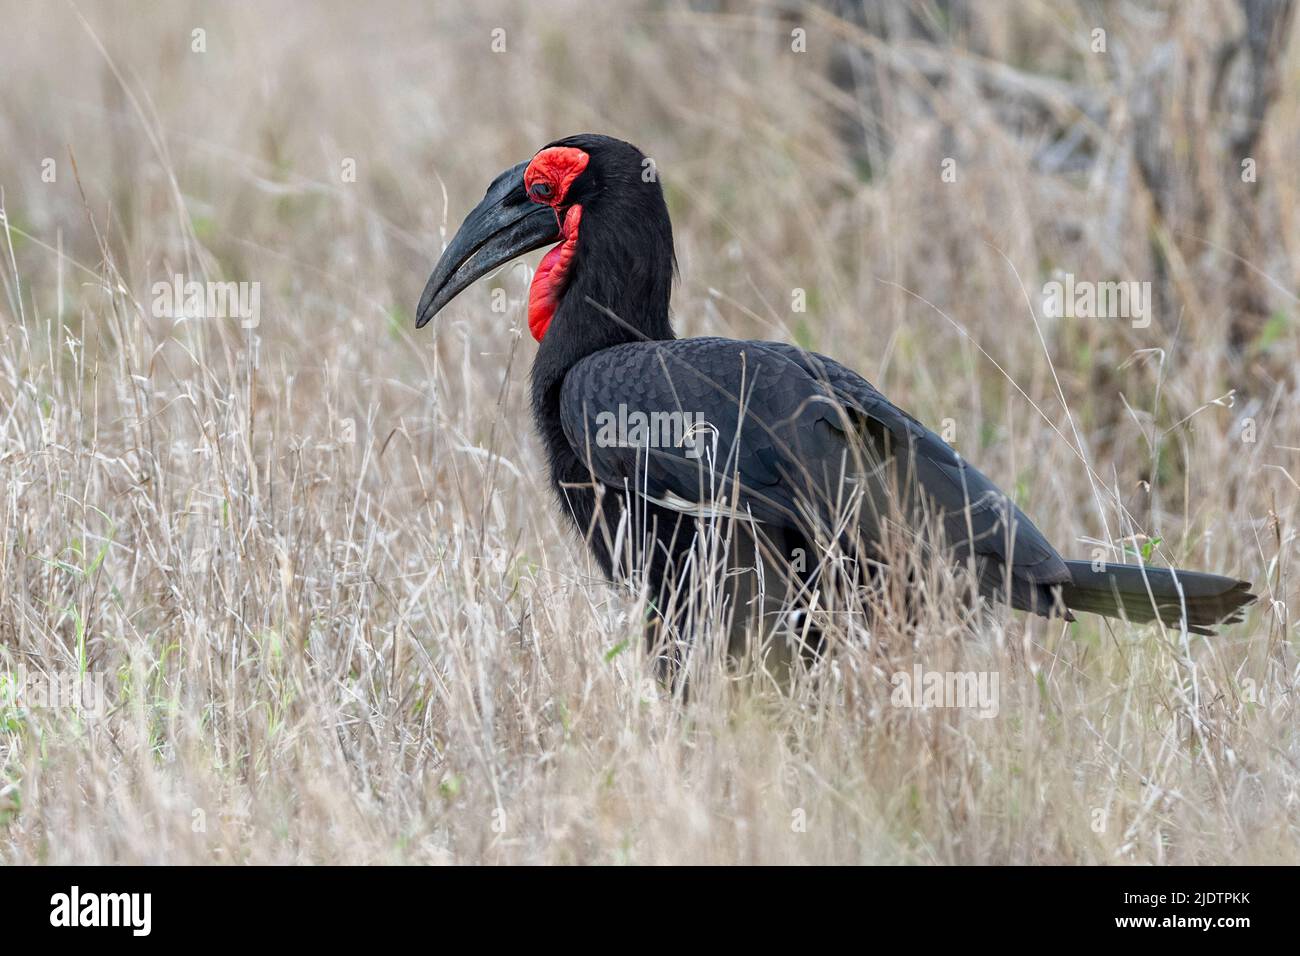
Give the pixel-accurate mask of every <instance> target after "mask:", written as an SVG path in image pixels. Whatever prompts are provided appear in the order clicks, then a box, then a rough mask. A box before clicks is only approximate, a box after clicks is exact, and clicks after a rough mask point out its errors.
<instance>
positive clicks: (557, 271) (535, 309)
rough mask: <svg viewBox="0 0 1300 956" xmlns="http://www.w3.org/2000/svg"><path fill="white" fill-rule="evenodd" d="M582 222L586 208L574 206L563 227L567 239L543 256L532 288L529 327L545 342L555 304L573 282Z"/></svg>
mask: <svg viewBox="0 0 1300 956" xmlns="http://www.w3.org/2000/svg"><path fill="white" fill-rule="evenodd" d="M581 221H582V207H581V206H570V207H569V211H568V212H567V213H565V216H564V223H563V225H561V227H560V233H561V235H563V236H564V239H563V241H562V242H561V243H560V244H559V245H558V246H554V247H553V248H552V249H551V251H550V252H548V253H547V254H546V255H545V256H543V257H542V261H541V264H540V265H538V267H537V273H536V274H535V275H534V276H533V284H532V286H530V287H529V290H528V328H529V330H530V331H531V332H532V333H533V338H535V339H536V340H537V341H539V342H540V341H541V340H542V337H543V336H544V335H546V330H547V328H549V327H550V324H551V319H553V318H555V307H556V305H558V304H559V301H560V296H561V295H563V294H564V287H565V285H567V284H568V281H569V268H570V267H571V266H572V265H573V253H574V252H575V251H576V250H577V248H578V224H579V223H580V222H581Z"/></svg>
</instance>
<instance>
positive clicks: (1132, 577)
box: [1061, 561, 1255, 634]
mask: <svg viewBox="0 0 1300 956" xmlns="http://www.w3.org/2000/svg"><path fill="white" fill-rule="evenodd" d="M1065 566H1066V567H1067V568H1069V570H1070V576H1071V578H1072V579H1073V580H1072V581H1071V583H1069V584H1065V585H1062V586H1061V600H1062V601H1063V602H1064V604H1065V606H1066V607H1068V608H1069V609H1070V610H1073V611H1087V612H1089V613H1092V614H1104V615H1106V616H1107V617H1125V618H1127V619H1128V620H1130V621H1134V622H1137V623H1145V622H1147V621H1154V620H1155V619H1156V618H1157V617H1158V618H1159V619H1160V620H1161V621H1163V622H1164V623H1165V624H1167V625H1169V626H1170V627H1179V626H1180V624H1181V622H1182V621H1183V619H1184V618H1186V621H1187V629H1188V630H1189V631H1192V632H1194V633H1196V634H1213V633H1214V631H1213V628H1214V627H1215V625H1218V624H1234V623H1236V622H1237V621H1240V620H1241V618H1242V614H1243V611H1242V608H1244V607H1245V606H1246V605H1247V604H1250V603H1251V602H1252V601H1254V600H1255V595H1253V594H1251V593H1250V582H1249V581H1238V580H1237V579H1236V578H1226V577H1223V576H1222V575H1218V574H1205V573H1203V572H1201V571H1181V570H1178V569H1176V568H1153V567H1147V566H1142V565H1136V564H1108V565H1105V567H1104V569H1103V570H1101V571H1096V570H1093V566H1092V564H1091V563H1089V562H1087V561H1066V562H1065Z"/></svg>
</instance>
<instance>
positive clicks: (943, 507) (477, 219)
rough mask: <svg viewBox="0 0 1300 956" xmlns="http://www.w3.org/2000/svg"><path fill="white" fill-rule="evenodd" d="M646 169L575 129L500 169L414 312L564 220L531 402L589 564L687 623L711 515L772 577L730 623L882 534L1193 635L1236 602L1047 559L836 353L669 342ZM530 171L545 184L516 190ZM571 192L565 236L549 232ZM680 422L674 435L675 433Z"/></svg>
mask: <svg viewBox="0 0 1300 956" xmlns="http://www.w3.org/2000/svg"><path fill="white" fill-rule="evenodd" d="M566 164H567V165H566ZM646 169H647V163H646V160H645V157H644V156H643V155H642V154H641V153H640V151H639V150H637V149H636V148H635V147H633V146H631V145H630V144H627V143H623V142H620V141H618V140H614V139H610V138H608V137H603V136H594V135H584V136H575V137H570V138H568V139H565V140H559V141H557V142H555V143H552V144H550V145H549V146H548V147H547V148H545V149H544V150H543V151H541V152H539V154H538V156H537V157H536V158H535V160H534V161H533V163H531V164H520V166H519V167H515V168H514V169H513V170H510V171H509V172H508V173H507V174H505V175H504V176H503V177H500V178H498V180H497V181H496V182H494V184H493V186H492V187H491V188H490V189H489V192H488V195H487V197H485V199H484V201H483V203H481V204H480V206H479V207H478V208H477V209H476V210H475V211H474V212H473V213H471V215H470V217H469V219H467V221H466V224H465V225H464V226H462V229H461V234H458V235H457V237H456V238H455V239H454V240H453V242H452V244H451V246H449V247H448V250H447V252H446V253H445V254H444V256H443V258H442V260H441V261H440V262H439V264H438V267H437V269H436V270H435V272H434V274H433V276H432V277H431V279H430V281H429V285H428V287H427V288H426V290H425V294H424V297H423V299H422V300H421V304H420V310H419V323H420V324H421V325H423V324H424V323H425V322H427V321H428V319H429V318H430V317H431V316H432V315H433V314H434V313H435V312H437V311H438V309H440V308H441V307H442V306H443V305H445V304H446V302H447V301H449V300H450V299H451V298H452V297H453V296H454V295H455V294H456V293H457V292H458V291H459V290H460V289H461V288H463V287H464V286H465V285H468V284H469V282H470V281H473V279H474V278H476V277H477V276H478V275H482V274H484V273H485V272H486V271H487V270H489V269H491V268H493V267H495V265H497V264H499V263H500V262H502V261H506V260H507V259H508V258H513V257H514V256H516V255H519V254H521V253H522V252H524V251H527V250H528V249H532V248H538V247H539V246H541V245H544V244H547V243H550V242H556V241H559V240H561V239H565V238H566V236H568V237H569V238H568V239H567V240H566V241H569V242H570V243H571V251H572V257H571V260H570V261H568V263H567V265H566V266H565V270H566V271H564V272H563V275H562V279H563V281H562V282H559V281H556V282H555V285H554V286H552V287H551V290H552V291H551V293H550V294H552V295H553V296H554V303H553V309H552V310H550V311H549V312H547V311H546V309H545V308H542V307H544V306H546V305H547V302H549V301H550V300H549V299H548V300H546V301H541V302H538V303H535V304H536V305H538V307H539V309H541V311H542V312H545V313H546V316H547V317H549V322H548V324H547V323H546V322H543V324H542V326H541V327H542V328H543V329H544V334H543V335H542V337H541V340H540V345H539V348H538V352H537V357H536V360H535V362H534V365H533V372H532V410H533V415H534V418H535V420H536V424H537V427H538V430H539V433H540V435H541V438H542V442H543V445H544V447H545V450H546V453H547V458H548V463H549V468H550V475H551V483H552V486H553V488H554V490H555V493H556V495H557V498H558V499H559V501H560V502H561V506H562V508H563V510H564V512H565V514H566V515H567V516H568V517H569V518H570V519H571V520H572V522H573V525H574V527H575V528H576V529H577V530H578V532H579V533H580V534H581V535H582V536H583V537H584V538H585V539H586V540H587V541H588V542H589V544H590V547H591V548H592V551H593V553H594V555H595V557H596V558H597V560H598V561H599V563H600V565H601V567H602V568H603V569H604V571H605V572H606V573H607V574H608V575H610V576H611V577H614V578H621V577H626V576H629V575H632V576H634V577H637V579H638V580H639V581H640V582H641V583H643V584H644V585H645V586H646V587H647V589H648V591H649V595H650V599H651V601H652V603H653V604H654V606H655V607H656V608H657V609H659V611H660V613H661V614H662V616H663V617H664V618H665V619H667V620H668V621H669V623H672V624H676V625H681V624H683V622H684V621H685V618H684V617H683V616H682V612H674V611H671V610H668V609H669V607H678V608H681V607H685V606H686V604H687V603H689V602H687V601H684V600H682V597H683V596H682V595H681V594H680V593H679V592H680V585H681V584H682V582H683V581H684V580H685V575H686V574H687V570H688V569H689V568H690V567H691V566H692V560H693V559H692V554H693V553H694V549H696V548H697V547H698V545H699V541H700V535H701V534H702V533H703V532H704V531H705V530H706V529H714V528H716V527H717V523H718V521H719V519H720V518H721V519H727V520H730V521H731V522H733V523H734V524H735V525H736V526H738V527H741V528H743V529H744V530H743V531H742V532H741V533H740V537H741V538H743V539H744V542H745V544H744V546H737V547H736V548H734V549H733V550H731V551H729V552H728V559H727V560H728V562H729V565H731V566H733V567H736V568H737V570H740V571H745V570H747V569H746V567H745V565H746V564H749V565H752V566H753V567H750V568H748V570H749V571H751V572H752V571H753V570H754V569H755V568H758V575H757V577H758V579H759V580H761V581H762V582H763V587H765V588H766V589H767V591H769V592H773V593H766V594H764V600H763V601H761V602H755V601H754V598H755V596H756V595H755V590H756V585H755V583H754V574H752V573H751V574H750V575H749V576H748V577H747V578H746V577H745V575H743V574H739V575H733V577H734V578H735V579H736V580H740V579H742V578H743V579H744V580H746V581H747V582H748V583H746V584H745V585H744V586H736V587H733V591H732V594H731V600H732V601H733V604H734V607H733V611H734V612H735V615H736V619H737V620H738V621H741V620H743V621H744V623H746V624H749V623H752V622H753V613H751V612H752V608H753V606H755V605H756V606H757V607H758V609H759V613H767V612H768V611H770V610H771V609H773V608H780V609H783V610H789V609H790V608H791V607H796V608H797V607H799V606H800V605H801V604H806V603H808V602H811V600H812V594H813V592H814V591H815V590H816V587H817V581H816V576H817V573H818V571H817V568H818V567H821V566H822V565H823V564H824V562H816V561H814V562H813V563H812V566H811V567H809V566H805V567H800V568H797V569H795V570H793V571H792V570H790V568H791V567H793V564H792V562H790V561H788V560H787V559H788V558H789V556H790V555H792V554H794V553H803V554H808V553H814V554H818V555H823V556H824V555H825V554H827V553H828V551H837V552H839V553H842V554H843V555H845V556H847V557H848V558H849V559H850V560H851V561H852V562H853V563H854V564H855V566H856V568H857V571H856V572H855V573H857V574H858V575H859V576H860V579H861V581H862V582H863V583H866V582H868V581H869V580H872V579H874V578H875V577H876V576H878V575H879V574H880V573H887V565H888V559H889V548H888V547H887V544H888V542H889V541H891V540H892V538H891V535H895V534H896V533H901V534H902V535H903V536H904V537H906V536H907V535H911V536H912V538H913V541H914V543H915V544H916V545H918V546H919V547H920V549H921V551H922V553H924V554H926V555H928V556H930V557H931V558H940V556H941V559H942V560H945V561H950V562H955V563H957V564H958V565H960V566H964V567H967V568H969V569H970V570H971V572H972V573H973V576H974V580H975V581H976V582H977V587H978V589H979V591H980V593H981V594H982V595H983V596H984V597H986V598H989V599H995V600H1001V601H1005V602H1007V603H1010V604H1011V605H1012V606H1013V607H1016V608H1019V609H1023V610H1029V611H1033V612H1036V613H1039V614H1053V613H1055V614H1061V615H1065V616H1069V614H1070V609H1073V610H1080V611H1088V612H1092V613H1099V614H1106V615H1112V616H1115V615H1121V614H1122V615H1124V616H1127V617H1129V618H1130V619H1133V620H1137V621H1148V620H1153V619H1155V618H1156V617H1159V618H1160V619H1161V620H1163V621H1165V622H1166V623H1168V624H1171V625H1174V626H1178V625H1179V624H1180V622H1182V623H1185V624H1186V626H1187V627H1188V629H1189V630H1193V631H1199V632H1203V633H1207V632H1208V630H1209V628H1211V627H1212V626H1214V625H1215V624H1218V623H1221V622H1224V621H1236V620H1239V619H1240V615H1241V608H1242V607H1243V606H1244V605H1245V604H1247V603H1249V602H1250V601H1251V600H1253V595H1251V594H1250V592H1249V585H1248V583H1247V582H1243V581H1237V580H1235V579H1232V578H1226V577H1221V576H1218V575H1211V574H1203V573H1199V572H1190V571H1171V570H1169V569H1164V568H1151V567H1147V568H1138V567H1134V566H1128V565H1119V566H1116V565H1110V566H1107V567H1094V566H1093V565H1091V564H1090V563H1089V562H1083V561H1065V560H1063V559H1062V557H1061V556H1060V555H1059V554H1058V553H1057V552H1056V550H1055V549H1054V548H1053V547H1052V545H1051V544H1050V543H1049V542H1048V541H1047V539H1046V538H1045V537H1044V536H1043V534H1042V533H1041V532H1040V531H1039V530H1038V529H1037V528H1036V527H1035V526H1034V524H1033V523H1032V522H1031V521H1030V520H1029V518H1028V517H1027V516H1026V515H1025V514H1024V513H1023V512H1021V511H1020V509H1019V508H1017V507H1016V506H1015V504H1014V503H1013V502H1012V501H1011V500H1010V499H1009V498H1008V497H1007V496H1006V495H1005V494H1004V493H1003V492H1001V491H1000V490H999V489H998V488H997V487H996V486H995V485H994V484H993V482H992V481H990V480H989V479H988V478H987V477H985V476H984V475H983V474H982V473H981V472H979V471H978V470H977V469H976V468H974V467H973V466H972V465H970V464H969V463H967V462H966V461H964V460H963V459H962V458H961V457H960V456H959V455H958V454H957V453H956V452H955V451H954V450H953V449H952V448H950V447H949V446H948V445H947V444H946V443H945V442H943V441H942V440H941V439H940V438H939V437H938V436H937V435H935V434H934V433H933V432H931V431H930V430H928V429H927V428H925V427H924V426H923V425H921V424H920V423H919V422H918V421H916V420H915V419H914V418H912V417H911V416H910V415H908V414H907V413H906V412H904V411H902V410H901V409H899V408H898V407H897V406H895V405H894V404H892V403H891V402H890V401H889V400H888V399H886V398H885V397H884V395H882V394H881V393H880V392H879V391H877V390H876V389H875V388H874V387H873V386H872V385H871V384H870V383H869V382H867V381H866V380H865V379H864V378H863V377H862V376H860V375H858V374H857V373H856V372H854V371H853V370H851V369H849V368H846V367H845V366H843V365H841V364H839V363H838V362H836V361H835V360H834V359H831V358H828V357H826V356H824V355H817V354H814V353H810V352H806V351H803V350H801V349H798V348H796V347H794V346H791V345H786V344H781V343H774V342H753V341H735V340H731V339H723V338H698V339H676V338H675V337H674V335H673V331H672V327H671V324H670V321H669V311H668V304H669V294H670V288H671V283H672V278H673V272H674V269H675V260H674V254H673V240H672V229H671V225H670V221H669V217H668V210H667V207H666V205H665V203H664V199H663V192H662V190H661V188H660V185H659V183H658V181H657V176H646V175H645V171H646ZM527 170H531V172H529V171H527ZM556 170H559V171H560V173H563V172H564V171H565V170H568V174H567V177H566V176H564V175H560V173H557V172H556ZM525 177H531V178H530V180H529V181H530V183H531V182H534V181H543V186H544V187H545V188H543V189H540V190H536V189H535V190H534V192H533V194H532V197H530V196H529V194H528V192H527V189H526V187H525V183H524V178H525ZM546 177H550V179H553V180H555V182H553V183H552V182H549V181H544V180H546ZM567 180H571V181H567ZM566 182H567V184H566ZM539 199H544V200H545V202H539V201H538V200H539ZM574 206H577V207H580V209H579V212H580V214H581V221H580V226H578V227H577V233H576V237H574V236H572V235H571V234H570V233H565V232H564V222H565V216H566V213H567V211H568V210H570V209H572V207H574ZM503 237H504V238H503ZM557 248H558V247H557ZM557 288H558V292H557V291H555V290H556V289H557ZM542 294H544V292H538V291H537V289H536V288H535V290H534V295H535V296H538V295H542ZM619 416H623V417H622V418H620V417H619ZM674 416H676V417H674ZM627 418H638V420H646V419H648V420H650V421H652V422H653V423H654V425H653V426H652V428H651V429H650V432H649V434H646V433H645V430H644V429H643V430H642V433H641V434H640V435H638V436H629V435H626V434H622V433H618V434H616V435H615V436H614V440H611V436H610V434H609V431H608V429H609V427H610V422H611V419H615V420H617V421H618V422H619V423H620V424H622V422H623V420H624V419H627ZM669 422H671V423H672V424H671V425H670V424H667V423H669ZM682 422H687V423H689V429H688V432H682V431H680V429H679V431H678V432H677V433H674V432H673V431H672V429H673V428H674V427H677V426H678V425H680V424H681V423H682ZM602 429H605V430H604V431H602ZM616 431H617V430H616ZM685 434H689V440H686V441H684V440H682V438H683V435H685ZM845 514H851V516H852V521H851V522H849V523H848V524H846V523H845V522H844V520H843V517H844V515H845ZM728 533H729V534H730V533H733V532H730V531H729V532H728ZM696 563H698V562H696ZM697 586H698V585H697Z"/></svg>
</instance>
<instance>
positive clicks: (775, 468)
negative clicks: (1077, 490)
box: [561, 338, 1069, 585]
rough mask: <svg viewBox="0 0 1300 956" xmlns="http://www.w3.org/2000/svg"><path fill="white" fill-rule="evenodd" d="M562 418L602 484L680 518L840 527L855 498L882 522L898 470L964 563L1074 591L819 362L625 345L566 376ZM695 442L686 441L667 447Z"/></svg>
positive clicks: (693, 344)
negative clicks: (693, 515) (982, 562)
mask: <svg viewBox="0 0 1300 956" xmlns="http://www.w3.org/2000/svg"><path fill="white" fill-rule="evenodd" d="M638 413H639V415H638ZM656 415H657V416H658V418H656V417H655V416H656ZM561 418H562V423H563V427H564V431H565V435H566V437H567V438H568V440H569V442H570V444H571V445H572V446H573V448H574V450H575V452H576V453H577V454H578V456H579V457H580V458H582V459H583V460H584V461H586V462H587V463H588V466H589V468H590V470H591V471H592V473H593V475H594V476H595V477H596V478H597V479H599V480H600V481H602V482H603V483H605V484H607V485H614V486H616V487H620V488H626V489H628V490H629V491H635V492H636V493H637V494H639V495H641V496H642V497H644V498H646V499H648V500H651V501H654V502H656V503H657V504H660V505H663V506H665V507H670V508H674V509H675V510H679V511H687V510H692V509H694V510H699V511H703V512H707V511H718V510H721V509H726V510H728V511H732V510H733V509H734V511H736V512H739V513H741V514H746V515H749V516H751V517H752V518H754V519H755V520H757V521H759V522H774V523H777V524H781V525H788V526H805V527H806V526H807V525H808V524H809V523H810V522H814V521H817V520H819V519H820V520H823V521H825V522H826V525H825V527H827V528H829V527H834V526H835V520H836V519H835V512H836V510H837V509H842V508H843V506H844V505H845V503H846V502H847V501H848V500H849V499H850V497H851V495H852V494H853V493H854V490H855V488H856V489H858V490H860V491H862V492H864V497H865V498H867V499H868V505H869V506H870V507H869V508H868V509H864V510H871V509H874V510H876V511H877V512H878V513H879V512H883V511H884V509H885V508H887V507H888V505H887V504H886V503H885V502H883V501H882V500H881V499H882V497H884V496H885V495H886V494H888V493H890V492H888V490H887V489H886V486H887V485H888V484H889V483H890V482H889V478H888V477H887V476H886V474H885V473H886V471H888V469H887V468H886V467H885V466H884V465H882V463H883V462H890V463H891V464H892V465H893V467H894V470H893V471H892V472H889V473H890V474H892V475H894V476H896V478H895V481H896V482H897V483H896V484H895V485H894V488H895V490H896V489H897V487H899V484H902V483H905V484H907V485H908V486H909V488H911V489H913V490H920V491H921V492H923V496H922V497H924V499H925V500H926V502H927V504H928V505H937V506H938V508H939V509H941V511H942V521H943V525H944V532H945V535H946V537H947V541H948V544H949V545H950V546H952V547H953V548H954V550H955V552H956V554H957V556H958V557H964V556H965V555H967V554H970V553H973V554H975V555H976V556H977V557H982V558H992V559H995V561H996V563H997V564H998V565H999V566H1001V567H1002V568H1005V566H1006V565H1008V564H1009V565H1010V567H1011V569H1012V571H1013V573H1014V576H1015V577H1016V578H1017V579H1018V580H1020V581H1022V582H1024V583H1026V584H1029V585H1039V584H1053V583H1059V582H1061V581H1068V580H1069V572H1068V570H1067V569H1066V568H1065V565H1064V563H1063V562H1062V561H1061V558H1060V556H1059V555H1058V554H1057V553H1056V551H1055V550H1054V549H1053V548H1052V547H1051V545H1050V544H1048V542H1047V540H1046V539H1045V538H1044V537H1043V535H1042V534H1041V533H1040V532H1039V531H1038V529H1037V528H1035V527H1034V526H1033V524H1032V523H1031V522H1030V521H1029V519H1028V518H1027V517H1025V516H1024V515H1023V514H1022V513H1021V512H1020V511H1019V510H1018V509H1017V508H1016V507H1015V505H1014V504H1013V503H1012V502H1011V501H1010V499H1009V498H1007V496H1006V495H1004V494H1003V493H1002V492H1000V491H999V490H998V489H997V487H996V486H995V485H994V484H993V483H992V482H991V481H989V480H988V479H987V478H986V477H984V475H982V474H981V473H980V472H979V471H977V470H976V469H975V468H973V467H971V466H970V465H968V464H967V463H965V462H964V461H963V460H962V459H961V458H960V457H959V456H958V455H957V454H956V453H955V452H954V451H953V450H952V449H951V448H949V447H948V445H947V444H945V443H944V442H943V441H942V440H941V439H940V438H939V437H938V436H937V435H935V434H934V433H933V432H930V431H929V430H928V429H926V428H925V427H924V426H922V425H921V424H920V423H919V422H917V421H916V420H915V419H913V418H911V417H910V416H909V415H907V414H906V413H904V412H903V411H902V410H900V409H899V408H897V407H896V406H894V405H893V404H891V403H890V402H889V401H888V400H886V399H885V397H884V396H883V395H881V394H880V392H878V391H876V389H875V388H873V387H872V386H871V385H870V384H869V383H868V382H867V381H866V380H865V379H863V378H862V377H861V376H859V375H857V374H856V373H854V372H852V371H851V370H849V369H846V368H845V367H844V366H842V365H839V364H838V363H836V362H834V361H832V360H831V359H828V358H825V357H823V356H818V355H815V354H812V353H806V352H802V351H800V350H799V349H796V348H794V347H791V346H785V345H780V344H776V343H767V342H740V341H734V340H730V339H712V338H706V339H678V340H673V341H667V342H644V343H635V344H630V345H622V346H617V347H615V348H611V349H606V350H603V351H601V352H597V353H595V354H594V355H591V356H589V357H588V358H585V359H583V360H582V361H581V362H579V363H578V364H577V365H575V366H574V367H573V369H571V370H570V372H569V374H568V376H567V377H566V378H565V381H564V386H563V390H562V393H561ZM642 423H645V424H646V427H644V428H641V430H640V431H638V428H640V427H641V425H642ZM674 429H675V430H676V431H674ZM687 434H691V435H693V436H694V437H693V439H692V440H691V441H683V442H674V441H673V440H672V438H673V436H674V435H682V436H685V435H687ZM846 479H848V480H847V481H846ZM868 523H869V522H868ZM990 570H991V571H997V570H999V569H998V568H991V569H990Z"/></svg>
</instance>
